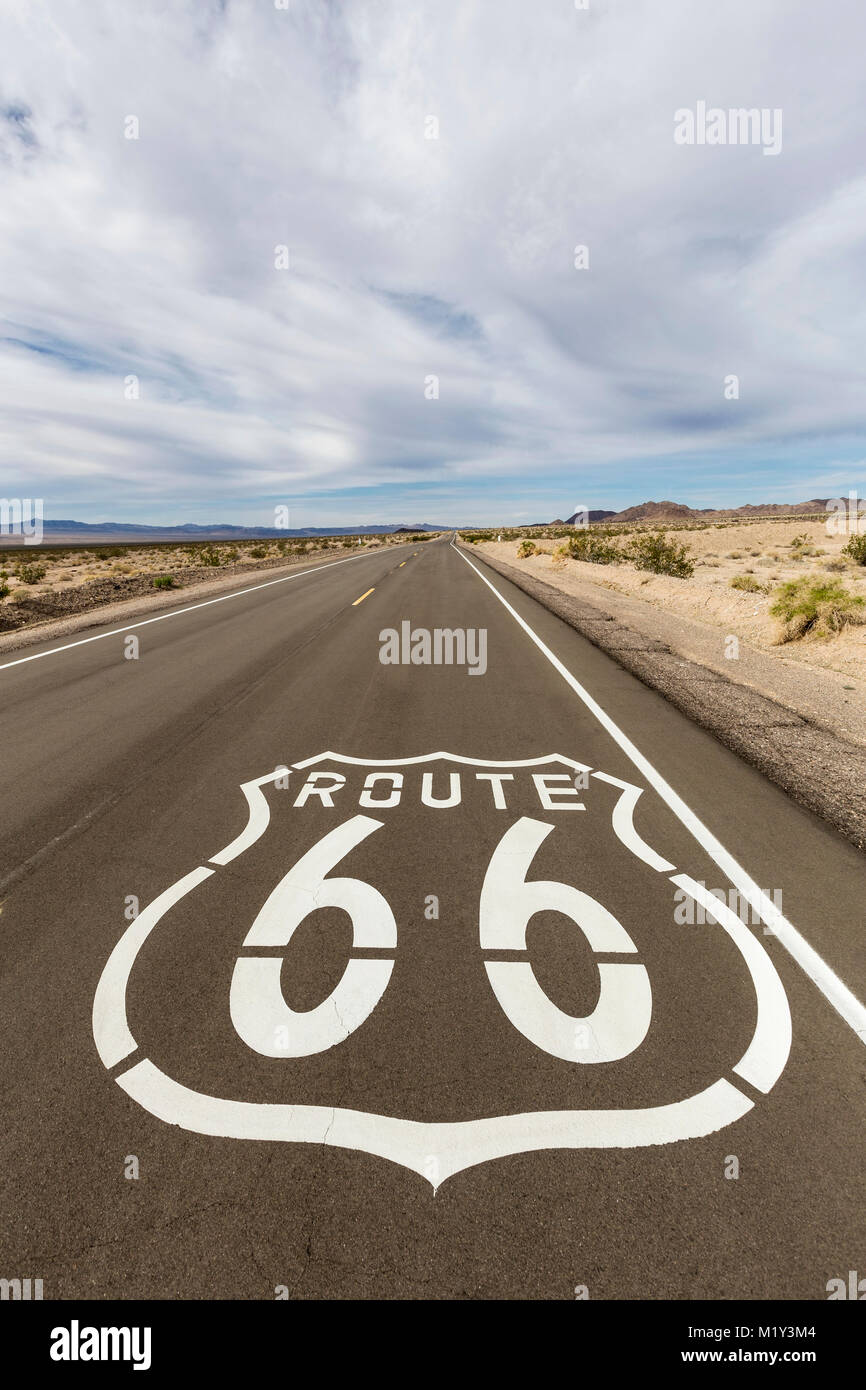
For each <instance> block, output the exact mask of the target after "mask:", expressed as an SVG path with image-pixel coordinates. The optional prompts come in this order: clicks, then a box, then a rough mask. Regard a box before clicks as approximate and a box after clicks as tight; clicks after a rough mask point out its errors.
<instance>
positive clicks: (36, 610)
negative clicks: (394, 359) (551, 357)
mask: <svg viewBox="0 0 866 1390" xmlns="http://www.w3.org/2000/svg"><path fill="white" fill-rule="evenodd" d="M436 534H438V533H436V532H418V533H414V532H401V533H395V534H383V535H359V534H357V533H356V534H353V535H348V536H284V537H274V538H262V539H261V540H258V539H256V538H251V539H250V540H249V541H236V540H227V541H186V540H184V541H180V542H177V541H150V542H142V543H132V542H130V543H129V544H110V545H108V544H106V545H99V544H95V545H94V544H93V543H90V544H88V545H81V546H76V545H59V546H52V545H42V546H22V547H20V548H13V547H6V546H3V547H0V566H2V568H0V631H8V630H10V629H17V628H21V627H26V626H28V625H30V624H32V623H34V622H39V621H40V620H44V619H46V618H54V617H63V616H66V615H67V614H69V615H71V614H75V613H80V612H85V611H87V610H88V609H90V608H93V607H98V606H100V605H102V604H106V603H111V602H116V601H118V600H119V599H124V598H132V597H138V596H142V595H144V594H151V595H153V596H154V597H155V593H154V591H155V590H170V589H182V588H184V587H186V586H188V585H190V584H197V583H202V582H203V581H205V580H208V579H212V578H216V577H217V576H218V575H230V574H243V573H245V572H250V571H255V570H262V569H273V568H276V567H278V566H284V565H292V564H296V563H298V562H303V561H305V560H313V559H319V558H325V557H327V556H328V555H337V554H340V555H343V554H346V553H347V552H348V551H350V550H355V551H357V552H358V553H363V552H364V551H365V550H367V551H369V550H380V549H383V548H385V547H388V546H391V545H400V544H406V543H407V542H409V543H411V544H413V545H418V544H419V543H420V542H421V541H422V540H428V539H432V538H433V537H435V535H436Z"/></svg>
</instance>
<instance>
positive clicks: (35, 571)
mask: <svg viewBox="0 0 866 1390" xmlns="http://www.w3.org/2000/svg"><path fill="white" fill-rule="evenodd" d="M18 578H19V579H20V580H21V583H22V584H38V583H39V581H40V580H41V579H44V578H45V566H44V565H36V564H29V565H19V566H18Z"/></svg>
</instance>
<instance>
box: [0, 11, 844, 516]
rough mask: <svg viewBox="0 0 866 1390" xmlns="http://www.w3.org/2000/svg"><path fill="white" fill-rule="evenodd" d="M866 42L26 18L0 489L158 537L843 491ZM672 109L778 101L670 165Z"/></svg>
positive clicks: (10, 105) (547, 25)
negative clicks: (725, 141)
mask: <svg viewBox="0 0 866 1390" xmlns="http://www.w3.org/2000/svg"><path fill="white" fill-rule="evenodd" d="M864 37H866V15H864V12H863V10H862V6H861V5H860V3H859V0H837V4H836V5H835V6H834V10H833V18H832V23H830V22H829V21H828V20H826V19H824V18H822V16H821V14H820V12H818V11H816V10H815V7H814V5H813V4H811V3H806V0H763V3H762V5H761V6H760V7H759V8H758V9H757V10H756V7H755V6H754V4H753V3H752V0H730V3H728V4H726V5H725V6H722V7H706V6H695V5H694V3H693V0H666V3H665V4H663V5H662V4H658V3H648V0H643V3H633V4H630V5H628V6H614V5H608V4H606V3H604V0H592V5H591V8H590V10H589V11H577V10H575V9H574V7H573V5H572V4H570V3H569V0H545V3H544V4H543V5H542V6H528V5H526V4H525V3H524V0H501V3H499V4H497V5H495V6H494V5H491V4H490V3H489V0H450V2H448V3H443V2H442V0H412V3H411V4H406V3H400V0H380V3H377V4H372V5H365V4H357V3H348V0H347V3H339V0H294V2H293V3H292V5H291V8H290V10H289V11H287V12H286V11H280V10H277V9H276V8H275V7H274V6H273V5H272V4H269V3H267V2H266V0H227V3H226V4H225V5H221V4H217V3H212V4H206V3H202V0H186V3H178V0H172V2H171V3H168V0H164V2H162V3H160V2H158V0H149V3H144V4H140V5H134V6H132V5H126V6H117V5H116V4H108V3H107V2H106V3H98V0H63V3H61V0H42V3H38V0H31V3H30V4H28V5H27V6H26V7H21V8H20V9H18V10H16V11H13V12H12V14H11V16H10V17H8V18H7V19H6V21H5V33H4V36H3V44H2V57H0V112H3V113H5V115H3V116H0V172H2V177H3V183H4V196H3V199H2V201H0V257H2V262H3V266H4V271H5V273H4V276H3V290H2V294H0V309H2V314H3V317H4V319H5V321H6V326H5V327H4V328H3V330H2V336H3V339H4V340H3V341H2V342H0V380H2V388H0V391H2V405H3V421H2V441H3V450H4V456H5V460H6V467H5V469H4V474H5V478H6V481H5V482H4V490H5V491H6V492H7V493H8V492H10V490H14V485H16V484H17V485H18V487H19V490H20V491H21V492H22V494H24V495H28V496H32V495H43V496H44V497H45V498H46V505H47V511H48V514H49V515H57V514H58V512H57V506H56V505H54V504H53V503H52V498H58V499H62V502H63V504H64V505H65V507H66V510H67V511H68V510H70V509H74V511H73V514H74V515H80V516H96V515H97V514H99V516H101V517H104V516H107V515H109V514H112V515H117V516H121V515H123V516H128V515H139V516H141V517H142V519H157V520H166V521H168V520H173V519H199V518H200V517H201V516H202V515H203V514H205V513H206V514H207V515H208V517H210V516H215V515H216V514H217V513H220V514H225V516H226V518H227V519H235V518H237V519H239V520H245V519H248V518H249V517H250V516H251V514H252V511H254V510H255V508H256V507H257V506H259V505H260V503H259V499H263V498H268V499H274V498H283V497H284V498H286V499H287V500H291V499H293V498H295V497H298V496H301V495H303V494H309V493H316V494H317V495H318V496H319V497H320V498H322V499H323V500H322V501H321V502H320V503H318V504H317V505H318V506H319V508H320V514H321V515H323V516H324V515H325V514H327V515H328V517H329V518H330V519H336V513H335V511H334V508H335V507H338V506H339V504H338V503H337V502H336V501H335V502H334V504H333V505H330V504H328V502H327V500H326V499H327V494H328V493H329V492H330V491H334V490H338V489H354V488H357V489H362V488H372V489H382V491H379V492H376V493H374V494H372V496H373V498H374V500H371V502H370V504H369V508H368V512H369V513H370V515H369V516H368V517H364V518H361V517H360V514H359V512H358V506H357V504H356V503H355V502H353V503H352V511H353V517H352V518H350V519H354V517H355V516H356V515H358V516H359V519H371V518H372V513H375V514H376V517H377V518H379V519H381V518H386V519H387V518H392V519H398V518H401V517H404V516H405V515H406V514H407V508H408V511H410V512H411V513H412V516H413V518H414V517H415V516H416V515H420V514H419V513H418V509H417V507H416V506H415V505H414V504H413V503H412V502H408V501H407V493H406V491H405V490H406V489H407V488H408V489H414V492H413V491H410V492H409V494H408V496H409V497H414V496H417V498H418V503H419V505H421V503H422V502H423V503H424V504H426V503H429V504H430V507H431V508H433V509H434V510H435V511H436V512H437V516H436V517H435V518H434V519H437V520H438V519H442V518H443V517H445V518H446V519H447V516H448V515H453V514H454V513H455V509H457V510H459V512H460V515H461V516H464V515H465V514H466V512H465V507H469V506H471V508H472V510H473V513H474V514H480V513H483V511H484V509H485V507H487V508H489V507H490V506H491V505H498V500H499V499H500V498H503V497H504V496H505V495H507V497H508V499H509V505H511V504H512V502H513V503H514V505H519V499H520V497H521V490H523V494H524V495H526V496H528V497H532V496H538V497H539V498H541V497H542V496H543V497H544V498H547V497H553V496H554V495H562V496H564V497H566V498H567V499H571V496H572V493H575V495H577V494H580V495H581V496H583V495H584V494H586V495H587V498H588V500H592V501H594V500H596V499H600V500H601V501H604V500H606V498H607V497H611V498H613V497H614V496H616V497H617V498H619V499H620V500H622V501H623V503H625V502H627V501H630V500H631V501H633V500H638V498H640V497H642V496H643V495H644V494H645V493H647V492H654V493H657V492H658V490H659V488H660V487H661V482H660V481H659V480H660V479H661V480H662V481H663V482H664V483H665V489H664V490H666V491H667V492H669V493H670V492H671V491H677V490H678V495H681V496H685V495H686V494H688V493H689V492H690V491H691V492H692V493H694V492H695V490H696V489H698V488H699V489H701V490H702V491H704V492H705V491H706V490H707V488H708V487H709V488H710V490H712V488H713V486H715V487H717V488H718V496H719V500H720V501H723V500H725V501H729V502H730V501H737V500H747V499H746V497H745V496H740V495H737V496H735V497H732V496H731V495H730V493H729V492H728V491H726V487H727V486H729V484H727V481H726V480H727V477H728V476H731V477H734V478H736V479H737V482H736V486H737V487H738V488H739V490H740V492H742V491H743V488H744V487H745V481H744V480H743V479H744V473H746V474H747V473H748V468H749V464H750V461H751V460H754V459H755V458H759V457H761V456H762V455H763V456H764V457H766V458H767V459H772V460H773V462H772V465H769V464H768V465H767V466H766V467H763V468H762V470H761V473H760V475H759V476H756V479H755V483H754V486H755V487H759V488H760V489H763V490H764V491H766V490H767V486H769V485H770V482H768V478H767V468H768V467H769V469H770V481H771V480H772V479H773V478H775V479H777V480H778V488H779V490H781V489H782V487H784V488H785V489H786V494H787V493H789V492H790V489H791V487H792V485H793V484H792V482H791V472H790V471H786V468H787V469H788V470H796V469H797V468H801V469H802V475H803V477H804V479H806V478H808V477H817V476H821V475H822V474H823V472H824V468H823V464H824V462H825V461H828V460H833V463H832V469H833V470H835V469H836V467H837V466H838V464H839V462H840V460H841V459H842V458H843V456H844V452H845V447H846V445H847V443H848V442H849V441H850V442H852V444H853V441H854V440H855V439H857V438H858V437H862V432H863V417H864V407H863V400H864V396H863V371H862V362H863V360H864V348H866V342H864V339H866V325H864V311H863V308H862V305H863V302H864V295H863V291H864V288H866V286H864V279H866V274H864V269H863V262H862V257H861V256H859V255H858V246H859V245H861V244H862V240H863V236H864V232H866V194H864V183H863V180H862V175H861V173H860V158H861V156H860V143H859V142H860V139H861V136H860V128H859V124H860V123H859V117H858V106H859V92H860V82H861V76H860V71H861V66H862V49H863V39H864ZM697 100H706V101H708V103H710V104H718V105H720V106H723V107H729V106H731V107H738V106H759V107H764V106H766V107H771V108H777V107H779V108H781V109H782V111H783V116H784V144H783V150H782V153H781V154H780V155H779V156H778V157H777V158H775V159H766V158H764V157H762V154H761V150H760V149H759V148H754V147H739V148H732V147H721V148H707V147H703V148H698V147H680V146H676V145H675V144H674V141H673V114H674V111H675V110H676V109H678V108H680V107H689V106H693V105H694V103H695V102H696V101H697ZM130 115H134V116H136V117H137V119H138V121H139V123H140V138H139V139H138V140H127V139H125V138H124V121H125V118H126V117H128V116H130ZM430 116H435V117H436V119H437V120H438V122H439V138H438V140H430V139H425V123H426V121H427V118H428V117H430ZM578 243H586V244H587V245H588V246H589V248H590V268H589V270H586V271H577V270H575V269H574V266H573V253H574V247H575V245H576V244H578ZM281 244H286V245H288V247H289V251H290V269H289V270H288V271H280V270H276V269H275V268H274V248H275V247H276V246H278V245H281ZM732 372H733V373H736V374H737V375H738V376H739V377H740V381H741V396H740V400H739V401H738V402H736V403H733V402H726V401H724V399H723V378H724V377H725V376H726V375H727V374H728V373H732ZM129 374H135V375H137V376H138V377H139V378H140V381H141V399H139V400H135V401H130V400H126V399H125V398H124V385H123V383H124V378H125V377H127V376H128V375H129ZM429 374H435V375H437V376H438V377H439V379H440V398H439V400H437V401H428V400H425V398H424V380H425V377H427V376H428V375H429ZM859 453H860V454H862V444H861V445H860V449H859ZM856 457H857V454H856V453H852V458H856ZM786 458H787V459H788V460H789V462H788V463H787V465H786V463H785V461H784V460H785V459H786ZM702 459H703V460H705V462H703V463H702V462H701V460H702ZM720 459H726V460H728V461H729V466H723V467H720V465H719V460H720ZM653 461H656V462H653ZM852 466H853V465H852ZM856 467H858V468H860V469H861V471H862V463H861V464H857V465H856ZM857 481H858V478H857V477H852V483H856V482H857ZM730 486H733V484H730ZM793 486H794V487H795V491H796V486H795V485H793ZM389 490H390V491H389ZM623 490H625V491H626V492H627V493H628V495H626V496H623V495H622V494H623ZM771 490H772V489H771ZM485 497H487V498H489V499H490V500H489V501H488V502H485ZM753 500H760V499H753ZM57 505H60V503H59V502H58V504H57ZM527 505H529V503H527ZM563 506H565V503H563ZM371 509H372V510H371ZM561 509H562V508H559V507H557V508H555V510H561ZM428 514H429V511H428ZM315 519H316V517H315V516H314V515H313V513H312V512H308V514H307V516H305V520H310V521H314V520H315Z"/></svg>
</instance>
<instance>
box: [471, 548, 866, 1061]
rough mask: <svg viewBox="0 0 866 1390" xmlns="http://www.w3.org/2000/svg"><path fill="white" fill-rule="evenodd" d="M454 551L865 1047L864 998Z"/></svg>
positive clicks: (504, 601) (486, 581)
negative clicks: (833, 967)
mask: <svg viewBox="0 0 866 1390" xmlns="http://www.w3.org/2000/svg"><path fill="white" fill-rule="evenodd" d="M451 548H452V550H456V551H457V554H458V555H459V556H460V558H461V560H465V561H466V564H467V565H468V566H469V568H470V569H471V570H474V571H475V573H476V574H477V575H478V578H479V579H480V580H481V582H482V583H483V584H486V585H487V587H488V589H489V590H490V591H491V593H493V594H495V595H496V597H497V598H498V599H499V602H500V603H501V604H502V606H503V608H505V609H507V610H508V612H509V613H510V614H511V616H512V618H514V620H515V622H516V623H517V624H518V625H519V626H520V627H522V628H523V631H524V632H525V633H526V635H527V636H528V637H529V638H531V640H532V641H533V642H534V643H535V645H536V646H537V647H538V649H539V651H540V652H541V653H542V655H544V656H546V657H547V660H548V661H549V662H550V664H551V666H553V667H554V669H555V670H557V671H558V672H559V674H560V675H561V676H562V678H563V680H564V681H565V682H566V683H567V684H568V685H570V686H571V688H572V690H573V691H574V693H575V694H576V695H577V696H578V697H579V699H581V700H582V701H583V703H584V704H585V705H586V707H587V709H588V710H589V711H590V713H591V714H594V715H595V717H596V719H597V720H598V722H599V723H600V724H601V726H602V727H603V728H604V729H606V730H607V732H608V733H609V734H610V736H611V738H612V739H613V740H614V742H615V743H617V744H619V747H620V748H621V749H622V751H623V752H624V753H625V755H626V757H627V758H629V759H630V761H631V762H633V763H634V765H635V767H636V768H637V769H638V771H639V772H641V773H642V774H643V776H644V777H645V778H646V780H647V781H648V782H649V784H650V786H651V787H653V789H654V790H655V791H657V792H658V794H659V796H660V797H661V798H662V800H663V801H664V802H665V803H666V804H667V806H668V807H669V808H670V810H671V811H672V812H673V813H674V815H675V816H676V817H677V819H678V820H680V821H682V823H683V825H684V826H685V827H686V829H687V830H688V831H689V832H690V833H691V834H692V835H693V836H694V838H695V839H696V840H697V842H698V844H699V845H700V846H701V848H702V849H705V850H706V852H707V854H709V856H710V857H711V859H713V860H714V861H715V863H716V864H718V866H719V868H720V869H721V870H722V872H723V873H724V874H726V875H727V877H728V878H729V879H730V881H731V883H733V884H734V886H735V887H736V888H737V889H738V890H739V892H740V893H741V894H742V896H743V897H744V898H745V899H746V901H747V902H748V903H749V904H750V905H751V906H752V907H753V908H754V909H755V911H756V912H757V914H758V915H759V916H760V917H761V919H762V920H763V921H764V922H765V923H766V924H767V926H768V927H770V928H771V930H772V933H773V935H774V936H775V937H777V938H778V940H779V941H781V943H782V945H783V946H784V947H785V950H786V951H787V952H788V954H789V955H790V956H792V957H793V959H794V960H795V961H796V962H797V964H798V965H799V966H800V968H801V969H802V970H803V971H805V973H806V974H807V975H808V977H809V979H810V980H811V981H812V983H813V984H814V985H816V986H817V988H818V989H819V990H820V991H821V993H822V994H823V995H824V998H825V999H826V1000H827V1001H828V1003H830V1004H832V1006H833V1008H834V1009H835V1010H836V1012H837V1013H838V1014H839V1016H840V1017H841V1018H843V1019H844V1020H845V1022H846V1023H847V1024H848V1026H849V1028H851V1029H853V1031H854V1032H855V1033H856V1034H857V1036H858V1037H859V1039H860V1041H861V1042H862V1043H866V1008H864V1006H863V1005H862V1004H861V1003H860V1000H859V999H858V998H857V997H856V995H855V994H853V993H852V991H851V990H850V989H849V988H848V986H847V985H846V984H844V983H843V981H842V980H840V978H839V976H838V975H837V974H836V972H835V971H834V970H833V969H831V967H830V966H829V965H828V964H827V962H826V961H824V960H822V958H821V956H819V955H818V952H817V951H816V950H815V948H814V947H813V946H810V945H809V943H808V941H806V939H805V937H803V936H801V934H800V932H798V931H797V929H796V927H794V926H792V925H791V923H790V922H789V921H788V920H787V918H786V917H783V916H782V914H781V912H780V911H779V909H778V908H777V907H776V905H775V903H773V902H772V901H771V900H770V899H769V898H768V897H767V895H766V893H763V892H762V891H761V889H760V888H759V887H758V885H757V884H756V883H755V882H754V880H753V879H752V878H750V877H749V875H748V874H747V873H746V870H745V869H744V868H742V866H741V865H740V864H738V863H737V861H736V859H734V857H733V855H731V854H729V853H728V851H727V850H726V849H725V847H724V845H722V844H721V843H720V841H719V840H717V839H716V837H715V835H714V834H713V833H712V831H711V830H708V829H707V827H706V826H705V825H704V824H703V822H702V821H700V820H699V819H698V817H697V816H696V815H695V813H694V812H693V811H692V810H690V809H689V807H688V806H687V805H686V804H685V802H684V801H683V800H682V798H681V797H679V796H678V795H677V793H676V792H675V791H674V789H673V787H671V786H670V785H669V784H668V783H667V782H666V781H665V779H664V778H663V777H662V775H661V773H660V772H657V771H656V769H655V768H654V767H653V765H652V763H651V762H650V761H649V760H648V759H647V758H645V757H644V755H643V753H641V752H640V750H639V749H638V748H636V747H635V745H634V744H633V743H632V741H631V739H630V738H628V737H627V735H626V734H624V733H623V731H622V729H620V727H619V725H618V724H615V723H614V721H613V720H612V719H611V717H610V715H608V714H606V713H605V711H604V710H603V709H602V707H601V705H599V704H598V703H597V702H596V701H595V700H594V699H593V698H592V696H591V695H590V693H589V691H588V690H585V689H584V687H583V686H582V685H581V684H580V682H579V681H578V680H576V679H575V677H574V676H573V675H572V674H571V672H570V671H569V670H568V669H567V667H565V666H564V665H563V664H562V662H561V661H560V660H559V658H558V657H557V656H554V654H553V652H552V651H551V650H550V648H549V647H548V646H546V645H545V644H544V642H542V640H541V638H540V637H539V636H537V634H536V633H535V632H533V630H532V628H531V627H530V626H529V624H528V623H527V622H526V621H525V619H523V618H521V616H520V614H519V613H518V612H517V610H516V609H515V608H512V606H511V604H510V603H509V602H508V600H507V599H506V598H504V597H503V596H502V594H501V593H500V592H499V590H498V589H497V588H496V587H495V585H493V584H491V582H490V580H489V579H488V578H487V577H486V576H485V575H483V574H482V573H481V571H480V570H479V569H478V567H477V565H474V564H473V563H472V561H471V560H470V559H469V558H468V556H466V555H464V553H463V551H462V550H460V549H459V548H458V547H457V546H456V545H455V544H454V542H453V541H452V542H451Z"/></svg>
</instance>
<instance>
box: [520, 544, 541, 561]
mask: <svg viewBox="0 0 866 1390" xmlns="http://www.w3.org/2000/svg"><path fill="white" fill-rule="evenodd" d="M537 553H538V546H537V545H536V544H535V541H528V540H527V541H521V542H520V545H519V546H518V547H517V558H518V559H519V560H528V559H529V556H530V555H536V554H537Z"/></svg>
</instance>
